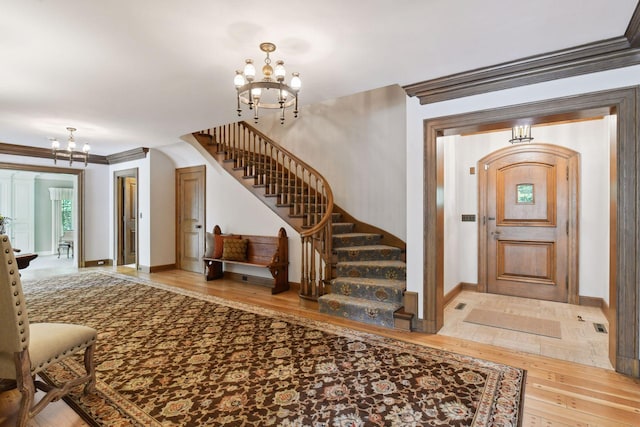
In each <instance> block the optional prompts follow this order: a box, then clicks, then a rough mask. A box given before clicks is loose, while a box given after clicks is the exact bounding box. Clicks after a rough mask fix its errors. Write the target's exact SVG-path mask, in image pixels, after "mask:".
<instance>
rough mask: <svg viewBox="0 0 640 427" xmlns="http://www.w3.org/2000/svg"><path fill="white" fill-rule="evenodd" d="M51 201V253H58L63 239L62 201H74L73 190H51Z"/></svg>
mask: <svg viewBox="0 0 640 427" xmlns="http://www.w3.org/2000/svg"><path fill="white" fill-rule="evenodd" d="M49 198H50V199H51V251H52V252H53V253H56V252H57V251H58V242H59V241H60V237H62V200H73V188H54V187H51V188H49Z"/></svg>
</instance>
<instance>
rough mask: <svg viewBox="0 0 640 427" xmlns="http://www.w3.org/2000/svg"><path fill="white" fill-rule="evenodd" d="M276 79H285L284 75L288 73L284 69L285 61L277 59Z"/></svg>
mask: <svg viewBox="0 0 640 427" xmlns="http://www.w3.org/2000/svg"><path fill="white" fill-rule="evenodd" d="M274 74H275V75H276V80H278V81H279V82H281V81H283V80H284V76H286V75H287V71H286V70H285V69H284V61H276V69H275V73H274Z"/></svg>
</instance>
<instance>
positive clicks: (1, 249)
mask: <svg viewBox="0 0 640 427" xmlns="http://www.w3.org/2000/svg"><path fill="white" fill-rule="evenodd" d="M28 346H29V319H28V318H27V304H26V302H25V299H24V294H23V293H22V283H21V282H20V273H19V272H18V263H17V262H16V257H15V255H14V253H13V248H12V247H11V242H10V241H9V236H7V235H0V352H3V353H5V352H6V353H15V352H20V351H22V350H24V349H26V348H27V347H28Z"/></svg>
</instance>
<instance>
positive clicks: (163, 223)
mask: <svg viewBox="0 0 640 427" xmlns="http://www.w3.org/2000/svg"><path fill="white" fill-rule="evenodd" d="M149 161H150V163H151V168H150V175H149V178H150V182H151V185H150V196H149V209H150V210H149V212H148V214H147V218H148V219H149V222H150V224H149V230H150V231H149V245H150V248H151V250H150V252H151V263H150V264H149V265H151V266H161V265H169V264H174V263H175V262H176V244H175V240H176V239H175V235H176V232H175V230H176V228H175V225H176V202H175V200H176V196H175V187H176V181H175V169H176V165H175V164H174V162H173V161H172V159H170V158H169V157H168V156H167V155H166V154H165V153H163V152H162V151H160V150H156V149H151V150H149ZM138 216H139V215H138Z"/></svg>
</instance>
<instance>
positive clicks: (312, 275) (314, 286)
mask: <svg viewBox="0 0 640 427" xmlns="http://www.w3.org/2000/svg"><path fill="white" fill-rule="evenodd" d="M309 238H310V240H311V241H310V243H311V244H310V245H309V252H310V254H309V258H310V262H311V265H310V267H309V276H310V278H311V283H310V288H311V289H310V290H311V294H312V295H313V296H314V297H317V295H318V281H317V277H316V251H315V248H314V246H315V242H314V237H313V236H309Z"/></svg>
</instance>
